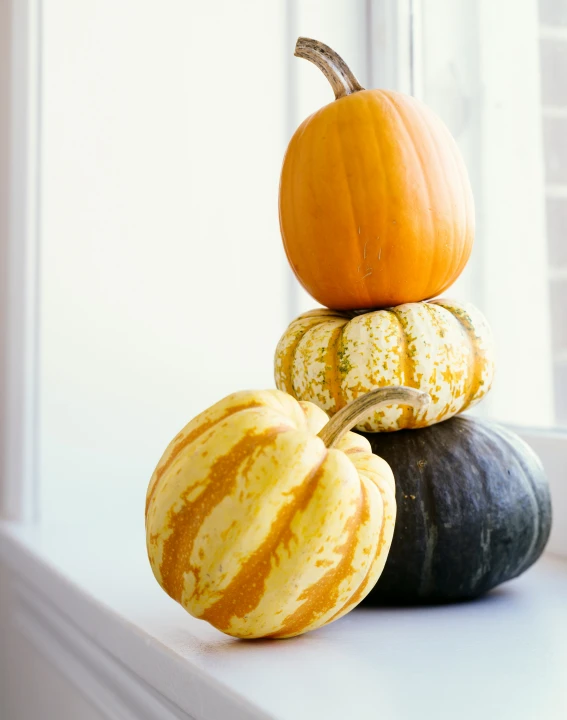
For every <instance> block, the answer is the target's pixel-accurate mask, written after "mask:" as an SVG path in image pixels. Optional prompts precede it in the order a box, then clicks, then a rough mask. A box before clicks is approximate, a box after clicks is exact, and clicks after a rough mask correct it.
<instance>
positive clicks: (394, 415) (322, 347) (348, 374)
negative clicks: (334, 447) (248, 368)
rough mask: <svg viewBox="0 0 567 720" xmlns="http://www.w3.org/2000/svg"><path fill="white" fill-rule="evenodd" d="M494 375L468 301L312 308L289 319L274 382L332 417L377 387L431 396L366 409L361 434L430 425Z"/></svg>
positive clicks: (488, 340)
mask: <svg viewBox="0 0 567 720" xmlns="http://www.w3.org/2000/svg"><path fill="white" fill-rule="evenodd" d="M493 374H494V362H493V347H492V336H491V331H490V328H489V326H488V324H487V322H486V320H485V319H484V317H483V315H482V314H481V313H480V312H479V311H478V310H477V309H476V308H475V307H474V306H473V305H471V304H470V303H459V302H456V301H452V300H444V299H443V300H434V301H432V302H420V303H406V304H405V305H398V306H397V307H394V308H390V309H387V310H378V311H375V312H367V313H364V314H359V315H356V314H354V313H346V312H338V311H334V310H327V309H321V310H313V311H312V312H308V313H305V314H304V315H301V316H300V317H298V318H297V319H296V320H294V321H293V322H292V323H291V325H290V326H289V327H288V329H287V330H286V331H285V333H284V334H283V337H282V338H281V340H280V342H279V344H278V347H277V350H276V356H275V378H276V385H277V387H278V388H279V389H280V390H284V391H285V392H287V393H289V394H290V395H293V397H295V398H297V399H298V400H308V401H310V402H313V403H315V404H316V405H318V406H319V407H321V408H322V409H323V410H325V411H326V412H327V413H328V414H329V415H333V414H334V413H336V412H337V411H338V410H340V409H341V408H342V407H344V406H345V405H346V404H347V403H348V402H350V401H351V400H353V399H354V398H356V397H358V396H359V395H362V394H364V393H367V392H369V391H370V390H373V389H375V388H377V387H382V386H389V385H407V386H409V387H415V388H419V389H420V390H423V391H425V392H426V393H428V394H429V395H430V396H431V403H430V404H429V406H428V408H427V410H424V411H420V412H417V411H415V410H414V409H413V408H410V407H407V406H406V407H402V406H400V405H392V406H391V407H387V408H383V407H382V408H380V409H375V410H372V411H371V412H370V413H369V414H368V415H367V417H365V418H364V419H363V420H362V421H361V422H360V423H359V424H358V425H357V429H359V430H365V431H367V432H379V431H392V430H401V429H403V428H417V427H424V426H427V425H433V424H434V423H438V422H440V421H441V420H445V419H447V418H450V417H452V416H453V415H456V414H457V413H460V412H462V411H463V410H466V409H467V408H470V407H472V406H473V405H475V404H476V403H477V402H478V401H479V400H481V398H483V397H484V395H486V393H487V392H488V390H489V389H490V386H491V383H492V377H493Z"/></svg>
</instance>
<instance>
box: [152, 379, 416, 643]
mask: <svg viewBox="0 0 567 720" xmlns="http://www.w3.org/2000/svg"><path fill="white" fill-rule="evenodd" d="M392 393H393V394H394V395H392ZM392 397H396V398H397V399H398V401H401V402H411V403H414V404H419V403H423V402H425V401H426V400H427V397H426V396H424V394H423V393H417V392H416V391H415V390H412V389H408V388H388V389H384V390H383V391H381V396H380V397H377V398H376V397H375V398H374V400H373V402H376V401H377V400H380V399H381V400H382V401H384V402H385V401H391V398H392ZM388 398H390V400H388ZM363 400H365V401H366V400H367V398H364V399H361V401H363ZM370 400H372V399H370ZM367 407H368V405H364V407H362V405H361V402H358V407H357V406H355V404H354V403H353V404H352V406H349V408H346V409H345V410H344V411H343V414H342V416H341V413H339V414H338V415H337V416H336V417H335V418H334V419H333V420H332V421H330V422H329V419H328V417H327V415H326V414H325V413H324V412H323V411H322V410H320V409H319V408H318V407H316V406H315V405H313V404H311V403H298V402H297V401H296V400H294V399H293V398H292V397H290V396H289V395H286V394H285V393H282V392H280V391H279V390H267V391H250V392H240V393H235V394H234V395H230V396H229V397H227V398H225V399H224V400H222V401H221V402H219V403H217V404H216V405H214V406H213V407H211V408H209V409H208V410H206V411H205V412H204V413H202V414H201V415H199V416H198V417H196V418H195V419H194V420H192V421H191V422H190V423H189V424H188V425H187V426H186V427H185V428H184V429H183V430H182V431H181V432H180V433H179V435H177V437H175V438H174V440H173V441H172V442H171V444H170V445H169V447H168V448H167V450H166V451H165V453H164V455H163V457H162V459H161V460H160V462H159V464H158V466H157V468H156V470H155V472H154V474H153V476H152V478H151V481H150V485H149V488H148V494H147V505H146V532H147V536H146V537H147V550H148V555H149V559H150V563H151V567H152V570H153V572H154V575H155V577H156V579H157V580H158V582H159V583H160V585H161V586H162V587H163V588H164V590H166V592H167V593H168V594H169V595H170V596H171V597H172V598H173V599H174V600H177V602H179V603H181V605H182V606H183V607H184V608H185V609H186V610H187V611H188V612H190V613H191V614H192V615H194V616H195V617H198V618H202V619H204V620H207V621H209V622H210V623H212V624H213V625H214V626H215V627H217V628H219V629H220V630H222V631H223V632H225V633H228V634H229V635H234V636H237V637H242V638H256V637H265V636H271V637H289V636H292V635H298V634H300V633H303V632H306V631H307V630H313V629H314V628H317V627H319V626H321V625H324V624H325V623H328V622H330V621H332V620H335V619H336V618H338V617H341V616H342V615H344V614H345V613H346V612H348V611H349V610H350V609H351V608H352V607H354V606H355V605H356V604H357V603H358V602H360V601H361V600H362V599H363V598H364V597H365V595H366V594H367V593H368V592H369V591H370V590H371V589H372V587H373V586H374V584H375V582H376V580H377V579H378V577H379V576H380V573H381V572H382V569H383V567H384V564H385V561H386V557H387V554H388V550H389V548H390V543H391V540H392V535H393V530H394V521H395V515H396V495H395V488H394V478H393V476H392V472H391V470H390V467H389V466H388V464H387V463H385V462H384V461H383V460H381V459H380V458H379V457H377V456H376V455H373V454H372V453H371V451H370V444H369V442H368V440H366V439H365V438H362V437H361V436H359V435H356V434H355V433H351V432H346V434H345V429H346V428H348V427H352V425H353V424H354V422H355V421H356V417H358V416H359V414H360V412H361V411H363V412H367V409H366V408H367ZM361 408H362V410H361ZM353 411H355V416H353V415H352V412H353ZM318 434H319V436H318ZM335 445H336V447H335Z"/></svg>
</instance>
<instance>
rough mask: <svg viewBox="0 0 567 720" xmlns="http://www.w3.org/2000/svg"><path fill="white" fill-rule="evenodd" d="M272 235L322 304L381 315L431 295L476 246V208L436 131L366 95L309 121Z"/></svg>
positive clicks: (417, 114) (391, 99)
mask: <svg viewBox="0 0 567 720" xmlns="http://www.w3.org/2000/svg"><path fill="white" fill-rule="evenodd" d="M279 213H280V227H281V232H282V237H283V242H284V247H285V251H286V253H287V257H288V260H289V262H290V264H291V267H292V268H293V271H294V272H295V274H296V276H297V278H298V279H299V281H300V282H301V284H302V285H303V286H304V288H305V289H306V290H307V292H309V293H310V294H311V295H312V296H313V297H314V298H315V299H316V300H317V301H318V302H320V303H321V304H322V305H325V306H326V307H330V308H333V309H341V310H350V309H364V308H381V307H389V306H391V305H399V304H402V303H407V302H418V301H421V300H427V299H428V298H431V297H434V296H436V295H439V294H440V293H442V292H443V291H444V290H446V289H447V288H448V287H449V286H450V285H451V284H452V283H453V282H454V281H455V279H456V278H457V277H458V276H459V275H460V273H461V272H462V270H463V268H464V267H465V264H466V262H467V260H468V258H469V255H470V253H471V249H472V244H473V239H474V203H473V196H472V191H471V187H470V182H469V179H468V175H467V171H466V168H465V166H464V163H463V160H462V157H461V154H460V151H459V149H458V147H457V145H456V143H455V141H454V139H453V137H452V136H451V134H450V133H449V131H448V130H447V128H446V127H445V125H444V124H443V122H442V121H441V120H440V119H439V118H438V117H437V116H436V115H435V114H434V113H433V112H432V111H431V110H430V109H429V108H427V107H426V106H425V105H423V104H422V103H420V102H418V101H417V100H415V99H414V98H412V97H410V96H408V95H404V94H402V93H397V92H391V91H386V90H363V91H360V92H355V93H354V94H352V95H348V96H346V97H343V98H340V99H339V100H335V101H334V102H332V103H330V104H329V105H326V106H325V107H323V108H321V109H320V110H318V111H317V112H316V113H314V114H313V115H311V116H310V117H308V118H307V119H306V120H305V121H304V122H303V123H302V124H301V125H300V126H299V128H298V129H297V130H296V132H295V134H294V135H293V137H292V139H291V141H290V143H289V146H288V149H287V152H286V155H285V158H284V163H283V168H282V174H281V181H280V195H279Z"/></svg>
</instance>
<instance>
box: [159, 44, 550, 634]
mask: <svg viewBox="0 0 567 720" xmlns="http://www.w3.org/2000/svg"><path fill="white" fill-rule="evenodd" d="M296 55H298V56H300V57H304V58H306V59H308V60H310V61H312V62H313V63H315V65H317V66H318V67H319V68H320V69H321V70H322V71H323V73H324V74H325V76H326V77H327V79H328V80H329V81H330V83H331V85H332V87H333V90H334V92H335V97H336V99H335V101H334V102H332V103H331V104H329V105H327V106H326V107H324V108H322V109H321V110H319V111H318V112H316V113H314V114H313V115H312V116H310V117H309V118H307V119H306V120H305V121H304V122H303V124H302V125H301V126H300V127H299V128H298V130H297V131H296V133H295V134H294V136H293V138H292V139H291V142H290V144H289V147H288V150H287V153H286V156H285V159H284V164H283V169H282V176H281V185H280V225H281V231H282V237H283V241H284V245H285V249H286V252H287V256H288V259H289V262H290V264H291V266H292V268H293V270H294V272H295V274H296V275H297V277H298V279H299V280H300V282H301V283H302V284H303V286H304V287H305V288H306V289H307V291H308V292H309V293H311V295H312V296H313V297H314V298H315V299H316V300H317V301H318V302H320V303H321V304H322V305H324V306H325V308H323V309H318V310H313V311H312V312H308V313H305V314H304V315H301V316H300V317H299V318H297V319H296V320H295V321H294V322H292V323H291V325H290V326H289V328H288V329H287V331H286V332H285V333H284V335H283V337H282V339H281V340H280V343H279V345H278V348H277V350H276V358H275V375H276V385H277V387H278V390H266V391H247V392H238V393H235V394H234V395H231V396H229V397H228V398H225V399H224V400H223V401H221V402H220V403H217V404H216V405H215V406H213V407H212V408H210V409H209V410H207V411H205V412H204V413H202V414H201V415H199V416H198V417H197V418H195V419H194V420H192V421H191V422H190V423H189V424H188V425H187V426H186V427H185V428H184V429H183V430H182V432H181V433H180V434H179V435H178V436H177V437H176V438H174V440H173V441H172V443H171V444H170V445H169V447H168V448H167V450H166V452H165V453H164V455H163V457H162V459H161V461H160V463H159V464H158V466H157V468H156V470H155V472H154V474H153V476H152V479H151V481H150V486H149V489H148V494H147V502H146V530H147V547H148V554H149V558H150V563H151V566H152V569H153V572H154V574H155V576H156V578H157V580H158V581H159V583H160V584H161V585H162V587H163V588H164V589H165V590H166V592H168V593H169V595H171V597H173V598H174V599H175V600H177V601H178V602H180V603H181V604H182V605H183V606H184V607H185V608H186V609H187V610H188V611H189V612H190V613H191V614H193V615H195V616H196V617H199V618H202V619H205V620H208V621H209V622H211V623H212V624H213V625H214V626H215V627H217V628H219V629H221V630H223V631H224V632H227V633H229V634H231V635H235V636H237V637H249V638H252V637H266V636H270V637H290V636H292V635H297V634H300V633H302V632H306V631H307V630H312V629H315V628H317V627H319V626H321V625H324V624H326V623H328V622H330V621H332V620H335V619H337V618H339V617H341V616H342V615H344V614H345V613H346V612H348V611H349V610H350V609H352V608H353V607H354V606H356V605H357V604H358V603H360V602H361V601H363V600H365V599H366V602H371V603H378V602H380V603H383V602H387V601H390V602H391V601H394V602H404V603H408V602H409V603H416V602H431V601H450V600H457V599H463V598H469V597H474V596H476V595H479V594H481V593H483V592H485V591H487V590H489V589H490V588H492V587H494V586H495V585H497V584H499V583H501V582H503V581H504V580H507V579H510V578H512V577H514V576H516V575H518V574H519V573H521V572H522V571H523V570H525V569H526V568H527V567H528V566H529V565H531V564H532V563H533V562H534V561H535V560H536V559H537V558H538V557H539V555H540V554H541V552H542V551H543V548H544V546H545V543H546V541H547V538H548V535H549V531H550V521H551V509H550V500H549V490H548V487H547V483H546V480H545V476H544V474H543V471H542V468H541V465H540V463H539V461H538V459H537V458H536V456H535V455H534V454H533V453H532V452H531V450H530V449H529V448H528V447H527V446H526V445H525V444H524V443H523V442H522V441H521V440H520V439H519V438H518V437H517V436H516V435H514V434H513V433H511V432H510V431H507V430H505V429H503V428H501V427H499V426H497V425H494V424H492V423H489V422H487V421H482V420H479V419H475V418H473V417H466V416H460V415H459V413H461V412H462V411H464V410H466V409H467V408H470V407H471V406H472V405H474V404H475V403H478V402H479V401H480V400H481V399H482V398H483V397H484V396H485V395H486V393H487V392H488V390H489V389H490V385H491V383H492V376H493V350H492V341H491V335H490V329H489V327H488V325H487V323H486V321H485V319H484V318H483V316H482V315H481V313H480V312H479V311H478V310H477V309H476V308H474V307H473V306H472V305H471V304H469V303H461V302H455V301H450V300H439V299H437V300H430V298H434V297H436V296H437V295H439V293H441V292H443V291H444V290H445V289H446V288H448V287H449V286H450V285H451V284H452V283H453V282H454V281H455V279H456V278H457V277H458V275H459V274H460V273H461V271H462V270H463V268H464V267H465V265H466V263H467V260H468V258H469V255H470V252H471V248H472V243H473V238H474V209H473V198H472V193H471V188H470V184H469V180H468V177H467V173H466V169H465V167H464V164H463V161H462V158H461V156H460V153H459V150H458V148H457V145H456V143H455V141H454V140H453V138H452V137H451V135H450V133H449V132H448V130H447V129H446V127H445V126H444V125H443V123H442V122H441V121H440V120H439V118H437V117H436V116H435V115H434V114H433V113H432V112H431V111H430V110H429V109H428V108H427V107H426V106H424V105H423V104H421V103H419V102H417V101H416V100H414V99H413V98H411V97H409V96H406V95H403V94H401V93H396V92H389V91H383V90H364V89H363V88H362V87H361V86H360V85H359V83H358V82H357V80H356V79H355V77H354V76H353V74H352V73H351V72H350V70H349V69H348V67H347V66H346V65H345V63H344V62H343V60H342V59H341V58H340V57H339V56H338V55H337V54H336V53H335V52H334V51H333V50H331V49H330V48H329V47H327V46H326V45H323V44H322V43H319V42H317V41H314V40H309V39H305V38H300V39H299V41H298V43H297V46H296ZM329 416H330V418H331V419H329ZM353 427H355V428H356V432H350V429H351V428H353ZM396 514H397V519H396ZM378 578H380V581H379V582H377V581H378Z"/></svg>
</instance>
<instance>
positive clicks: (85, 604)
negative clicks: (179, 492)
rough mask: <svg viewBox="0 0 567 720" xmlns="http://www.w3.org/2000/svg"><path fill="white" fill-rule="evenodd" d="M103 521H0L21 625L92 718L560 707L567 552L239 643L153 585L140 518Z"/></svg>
mask: <svg viewBox="0 0 567 720" xmlns="http://www.w3.org/2000/svg"><path fill="white" fill-rule="evenodd" d="M112 527H113V526H111V527H110V528H109V527H106V526H101V527H100V528H99V530H98V532H96V533H89V532H88V528H85V527H80V528H79V527H78V526H75V527H71V526H68V527H61V526H60V527H58V528H57V529H45V528H44V529H40V528H32V527H24V526H21V525H16V524H9V523H3V524H1V525H0V556H1V558H2V560H3V562H4V563H6V565H8V566H9V567H10V568H11V570H12V571H13V572H12V573H11V574H10V575H11V577H13V578H14V583H15V588H14V589H15V591H16V593H17V612H16V618H15V620H16V622H17V624H18V626H19V628H20V630H21V632H22V633H24V634H25V635H26V636H27V637H28V638H29V640H31V642H32V643H34V645H35V646H36V647H37V648H38V650H39V651H41V652H42V653H44V654H46V655H47V656H48V658H49V659H50V661H51V662H53V663H54V664H56V665H57V666H58V667H59V669H60V670H61V671H62V672H63V673H65V675H66V676H67V677H68V678H69V679H70V680H71V681H72V682H74V683H75V684H76V685H77V686H78V687H79V689H80V690H81V691H82V692H83V693H84V694H85V695H86V696H87V697H88V698H89V699H90V700H91V702H92V703H93V704H95V705H96V706H98V708H99V709H100V710H101V711H102V712H103V715H104V716H105V717H108V718H117V719H118V718H121V719H122V718H124V719H127V720H134V719H135V720H146V719H148V720H158V718H159V719H160V720H169V719H173V718H176V719H178V720H179V719H181V718H187V717H189V718H194V719H195V720H224V719H225V718H226V719H227V720H240V719H245V718H282V719H286V720H288V719H289V720H291V719H293V720H303V719H305V720H307V719H309V720H314V719H317V718H325V720H335V719H336V720H339V718H340V719H341V720H344V719H346V718H348V719H350V718H353V719H354V718H356V719H359V718H360V719H361V720H363V719H365V718H375V717H379V718H380V720H409V719H410V718H415V717H423V718H429V717H435V718H436V720H444V719H445V718H447V719H449V718H450V719H451V720H454V718H456V717H458V718H459V720H468V719H469V718H470V719H471V720H472V719H473V718H474V719H475V720H477V718H478V717H499V718H500V720H506V719H507V718H510V719H512V718H513V719H514V720H532V719H533V718H545V720H555V719H556V718H557V719H558V720H559V718H561V720H564V718H565V717H567V682H566V680H567V561H566V560H565V559H560V558H558V557H554V556H552V555H546V556H544V558H543V559H542V560H541V561H540V562H539V563H538V564H537V565H536V566H535V567H534V568H532V569H531V570H530V571H528V572H527V573H526V574H525V575H524V576H522V577H521V578H519V579H517V580H514V581H512V582H510V583H508V584H506V585H504V586H502V587H501V588H500V589H498V590H496V591H494V592H493V593H491V594H489V595H488V596H487V597H485V598H484V599H481V600H477V601H475V602H472V603H465V604H459V605H452V606H445V607H434V608H422V609H388V610H356V611H354V612H353V613H351V614H350V615H348V616H347V617H345V618H344V619H342V620H340V621H338V622H336V623H334V624H332V625H330V626H329V627H327V628H323V629H321V630H318V631H316V632H314V633H311V634H308V635H306V636H303V637H300V638H294V639H292V640H284V641H260V642H259V641H254V642H241V641H237V640H233V639H231V638H228V637H225V636H224V635H222V634H221V633H219V632H217V631H216V630H214V629H213V628H211V627H210V626H208V625H207V624H206V623H204V622H201V621H198V620H195V619H194V618H192V617H190V616H189V615H187V614H186V613H185V612H184V611H183V610H182V609H181V608H180V607H179V606H178V605H177V604H176V603H174V602H173V601H171V600H170V599H169V598H168V597H167V596H166V595H165V594H164V593H163V592H162V591H161V590H160V588H159V587H158V586H157V584H156V583H155V581H154V579H153V577H152V576H151V572H150V570H149V567H148V563H147V560H146V558H145V553H144V538H143V528H141V527H139V528H137V529H136V530H134V531H133V532H130V533H127V532H124V530H123V529H122V530H120V531H119V532H114V531H113V530H112ZM114 527H116V526H114Z"/></svg>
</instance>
